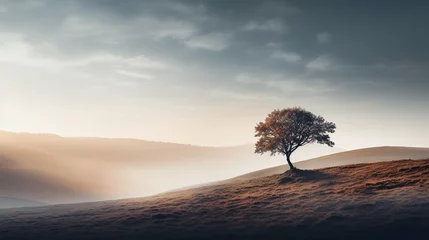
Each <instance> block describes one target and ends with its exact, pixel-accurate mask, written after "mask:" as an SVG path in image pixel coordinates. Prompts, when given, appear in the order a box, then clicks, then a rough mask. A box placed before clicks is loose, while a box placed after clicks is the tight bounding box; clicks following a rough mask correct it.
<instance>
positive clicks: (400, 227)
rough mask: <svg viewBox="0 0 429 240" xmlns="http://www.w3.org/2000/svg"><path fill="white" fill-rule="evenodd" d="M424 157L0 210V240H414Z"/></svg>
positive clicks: (422, 198) (426, 203)
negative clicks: (146, 194)
mask: <svg viewBox="0 0 429 240" xmlns="http://www.w3.org/2000/svg"><path fill="white" fill-rule="evenodd" d="M428 194H429V159H428V160H420V161H412V160H402V161H393V162H381V163H371V164H357V165H347V166H341V167H332V168H325V169H319V170H317V171H302V172H298V173H292V172H290V171H288V172H286V173H283V174H279V175H272V176H269V177H263V178H258V179H253V180H249V181H241V182H234V183H230V184H221V185H215V186H207V187H202V188H197V189H191V190H186V191H181V192H173V193H166V194H160V195H156V196H152V197H147V198H140V199H126V200H119V201H107V202H94V203H82V204H73V205H59V206H49V207H38V208H29V209H9V210H0V236H2V240H3V239H12V238H16V239H36V238H37V239H45V240H48V239H120V238H122V239H286V238H287V239H310V238H311V239H390V240H391V239H421V236H425V235H426V234H427V229H428V228H429V198H428Z"/></svg>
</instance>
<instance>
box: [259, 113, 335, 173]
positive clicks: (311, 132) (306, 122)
mask: <svg viewBox="0 0 429 240" xmlns="http://www.w3.org/2000/svg"><path fill="white" fill-rule="evenodd" d="M335 128H336V126H335V123H332V122H327V121H326V120H325V119H324V118H323V117H321V116H316V115H314V114H313V113H311V112H309V111H306V110H305V109H303V108H300V107H294V108H285V109H282V110H278V109H277V110H274V111H273V112H271V113H270V114H268V116H267V117H266V118H265V122H260V123H258V124H257V125H256V127H255V132H256V133H255V137H259V140H258V142H257V143H256V144H255V147H256V149H255V153H259V154H264V153H265V152H270V153H271V156H273V155H276V154H283V155H286V160H287V163H288V164H289V167H290V169H291V170H295V169H296V168H295V167H294V166H293V164H292V162H291V161H290V156H291V155H292V153H293V152H294V151H295V150H296V149H298V148H299V147H302V146H304V145H307V144H309V143H315V142H317V143H319V144H326V145H328V146H330V147H332V146H334V142H332V141H331V139H330V136H329V133H334V132H335Z"/></svg>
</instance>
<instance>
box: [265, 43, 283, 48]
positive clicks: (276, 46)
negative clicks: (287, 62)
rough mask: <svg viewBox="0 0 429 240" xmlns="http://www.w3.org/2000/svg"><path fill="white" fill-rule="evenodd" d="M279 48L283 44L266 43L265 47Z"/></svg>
mask: <svg viewBox="0 0 429 240" xmlns="http://www.w3.org/2000/svg"><path fill="white" fill-rule="evenodd" d="M281 46H283V44H281V43H279V42H269V43H267V47H270V48H279V47H281Z"/></svg>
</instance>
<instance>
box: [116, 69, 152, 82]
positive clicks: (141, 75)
mask: <svg viewBox="0 0 429 240" xmlns="http://www.w3.org/2000/svg"><path fill="white" fill-rule="evenodd" d="M115 72H116V73H117V74H120V75H123V76H126V77H131V78H139V79H146V80H149V79H152V78H153V76H151V75H148V74H144V73H139V72H132V71H127V70H122V69H118V70H116V71H115Z"/></svg>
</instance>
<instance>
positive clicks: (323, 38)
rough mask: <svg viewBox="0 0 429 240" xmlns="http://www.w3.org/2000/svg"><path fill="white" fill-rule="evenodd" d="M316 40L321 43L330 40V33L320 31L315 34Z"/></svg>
mask: <svg viewBox="0 0 429 240" xmlns="http://www.w3.org/2000/svg"><path fill="white" fill-rule="evenodd" d="M317 41H318V42H319V43H322V44H326V43H330V42H331V34H329V33H327V32H321V33H318V34H317Z"/></svg>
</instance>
